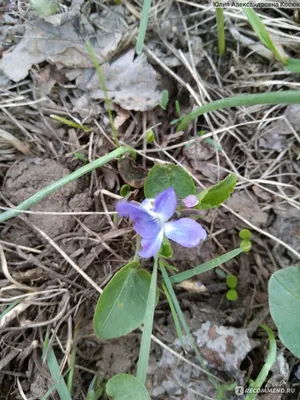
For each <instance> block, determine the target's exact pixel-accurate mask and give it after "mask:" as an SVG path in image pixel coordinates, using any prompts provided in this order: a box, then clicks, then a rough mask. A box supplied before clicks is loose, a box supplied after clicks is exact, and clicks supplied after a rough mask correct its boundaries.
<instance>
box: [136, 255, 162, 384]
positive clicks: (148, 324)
mask: <svg viewBox="0 0 300 400" xmlns="http://www.w3.org/2000/svg"><path fill="white" fill-rule="evenodd" d="M157 267H158V256H155V257H154V265H153V271H152V277H151V283H150V288H149V294H148V300H147V308H146V312H145V319H144V329H143V334H142V342H141V347H140V353H139V361H138V365H137V373H136V377H137V379H138V380H139V381H140V382H141V383H142V384H143V385H145V383H146V378H147V369H148V363H149V356H150V346H151V334H152V329H153V318H154V311H155V301H156V282H157Z"/></svg>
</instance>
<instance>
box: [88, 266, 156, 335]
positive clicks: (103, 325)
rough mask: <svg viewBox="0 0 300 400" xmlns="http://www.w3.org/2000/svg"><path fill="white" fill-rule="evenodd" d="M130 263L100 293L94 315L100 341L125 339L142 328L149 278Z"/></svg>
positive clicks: (96, 331)
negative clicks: (135, 330)
mask: <svg viewBox="0 0 300 400" xmlns="http://www.w3.org/2000/svg"><path fill="white" fill-rule="evenodd" d="M138 266H139V262H137V261H132V262H130V263H128V264H127V265H125V266H124V267H123V268H122V269H121V270H120V271H118V272H117V273H116V274H115V276H114V277H113V278H112V280H111V281H110V282H109V284H108V285H107V286H106V287H105V289H104V290H103V293H102V294H101V296H100V298H99V300H98V303H97V306H96V310H95V315H94V330H95V333H96V335H97V336H98V337H99V338H102V339H112V338H117V337H120V336H124V335H126V334H127V333H129V332H132V331H133V330H134V329H136V328H138V327H139V326H140V325H142V323H143V320H144V315H145V310H146V304H147V298H148V293H149V287H150V281H151V275H150V274H149V272H147V271H145V270H143V269H137V267H138Z"/></svg>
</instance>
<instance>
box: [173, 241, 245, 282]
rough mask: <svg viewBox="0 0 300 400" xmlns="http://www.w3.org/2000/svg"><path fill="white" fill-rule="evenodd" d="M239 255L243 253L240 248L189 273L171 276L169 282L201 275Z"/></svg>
mask: <svg viewBox="0 0 300 400" xmlns="http://www.w3.org/2000/svg"><path fill="white" fill-rule="evenodd" d="M241 253H243V249H242V248H240V247H239V248H238V249H234V250H231V251H229V252H228V253H226V254H223V255H222V256H220V257H217V258H214V259H213V260H210V261H207V262H205V263H204V264H201V265H198V266H197V267H195V268H192V269H190V270H189V271H184V272H181V273H180V274H176V275H173V276H171V278H170V281H171V282H172V283H179V282H182V281H185V280H187V279H190V278H193V277H194V276H195V275H199V274H202V273H203V272H206V271H209V270H210V269H213V268H215V267H218V266H219V265H221V264H223V263H225V262H227V261H229V260H231V259H232V258H234V257H236V256H237V255H239V254H241Z"/></svg>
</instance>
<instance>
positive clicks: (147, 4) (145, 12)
mask: <svg viewBox="0 0 300 400" xmlns="http://www.w3.org/2000/svg"><path fill="white" fill-rule="evenodd" d="M150 8H151V0H144V3H143V9H142V15H141V21H140V26H139V33H138V37H137V41H136V48H135V51H136V54H141V52H142V50H143V45H144V40H145V35H146V30H147V25H148V19H149V14H150Z"/></svg>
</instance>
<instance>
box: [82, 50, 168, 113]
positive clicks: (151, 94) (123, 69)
mask: <svg viewBox="0 0 300 400" xmlns="http://www.w3.org/2000/svg"><path fill="white" fill-rule="evenodd" d="M101 71H102V74H103V77H104V81H105V86H106V89H107V94H108V97H109V98H110V100H112V101H113V102H114V103H117V104H119V105H120V106H121V107H122V108H124V109H125V110H135V111H146V110H151V109H153V108H154V107H155V106H156V105H157V104H159V103H160V101H161V97H162V92H161V90H160V89H159V86H160V77H159V75H158V73H157V72H156V71H155V70H154V68H153V67H152V66H151V65H150V64H149V63H148V61H147V58H146V56H145V54H143V53H142V54H141V55H139V56H137V57H134V50H133V49H131V50H129V51H127V52H126V53H125V54H123V55H122V56H120V57H119V58H117V59H116V60H115V61H113V62H112V63H105V64H103V65H102V66H101ZM76 83H77V86H78V88H80V89H81V90H84V91H88V92H90V96H91V97H92V98H94V99H104V98H105V96H104V92H103V90H102V89H100V83H99V78H98V76H97V74H96V72H95V71H94V70H93V69H86V70H85V71H84V72H83V74H82V75H81V76H80V77H79V78H78V79H77V81H76Z"/></svg>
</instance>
